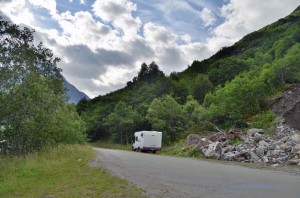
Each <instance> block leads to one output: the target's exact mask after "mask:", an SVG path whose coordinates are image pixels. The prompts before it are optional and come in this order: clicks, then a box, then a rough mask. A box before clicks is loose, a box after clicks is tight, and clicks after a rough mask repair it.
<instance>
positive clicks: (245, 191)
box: [90, 148, 300, 198]
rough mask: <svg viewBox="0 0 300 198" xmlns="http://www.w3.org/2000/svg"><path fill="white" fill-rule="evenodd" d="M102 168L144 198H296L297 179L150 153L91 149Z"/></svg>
mask: <svg viewBox="0 0 300 198" xmlns="http://www.w3.org/2000/svg"><path fill="white" fill-rule="evenodd" d="M94 149H95V150H97V151H99V155H97V157H96V158H95V159H94V160H92V161H91V163H90V165H91V166H94V167H102V168H104V169H107V170H109V171H110V172H111V173H112V174H114V175H117V176H120V177H122V178H125V179H126V180H128V181H130V182H132V183H133V184H135V185H137V186H138V187H140V188H141V189H143V190H144V191H145V195H146V196H148V197H201V198H202V197H203V198H206V197H209V198H268V197H270V198H300V176H299V175H292V174H287V173H284V172H279V171H272V170H260V169H252V168H247V167H242V166H236V165H227V164H221V163H216V162H209V161H203V160H198V159H190V158H176V157H169V156H161V155H156V154H150V153H137V152H130V151H121V150H110V149H102V148H94Z"/></svg>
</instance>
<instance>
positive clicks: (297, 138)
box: [292, 134, 300, 144]
mask: <svg viewBox="0 0 300 198" xmlns="http://www.w3.org/2000/svg"><path fill="white" fill-rule="evenodd" d="M292 141H294V142H295V143H297V144H300V135H298V134H294V135H293V136H292Z"/></svg>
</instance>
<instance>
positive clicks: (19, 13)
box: [0, 0, 35, 26]
mask: <svg viewBox="0 0 300 198" xmlns="http://www.w3.org/2000/svg"><path fill="white" fill-rule="evenodd" d="M0 7H1V12H3V13H4V14H6V15H7V16H8V17H9V18H10V19H11V20H12V21H14V23H16V24H24V25H28V26H30V25H32V24H34V23H35V18H34V15H33V14H32V13H31V12H30V10H29V8H27V6H26V2H25V1H24V0H13V1H7V2H5V1H4V2H0Z"/></svg>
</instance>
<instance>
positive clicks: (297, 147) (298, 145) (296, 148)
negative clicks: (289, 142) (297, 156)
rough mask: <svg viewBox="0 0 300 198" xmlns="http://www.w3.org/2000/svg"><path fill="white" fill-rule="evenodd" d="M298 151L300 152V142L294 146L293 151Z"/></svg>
mask: <svg viewBox="0 0 300 198" xmlns="http://www.w3.org/2000/svg"><path fill="white" fill-rule="evenodd" d="M298 152H300V144H297V145H295V146H294V147H293V148H292V153H298Z"/></svg>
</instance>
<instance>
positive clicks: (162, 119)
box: [147, 95, 185, 144]
mask: <svg viewBox="0 0 300 198" xmlns="http://www.w3.org/2000/svg"><path fill="white" fill-rule="evenodd" d="M147 120H148V121H149V122H150V123H151V125H152V129H153V130H156V131H162V132H163V140H164V141H165V142H164V143H167V144H169V143H170V142H173V141H175V140H176V136H177V134H178V133H180V132H182V131H184V125H185V123H184V122H185V119H184V115H183V109H182V107H181V106H180V105H179V104H178V103H177V102H176V101H175V100H174V98H172V97H171V96H170V95H166V96H164V97H163V98H161V99H154V100H153V102H152V103H151V104H150V107H149V110H148V114H147Z"/></svg>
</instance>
